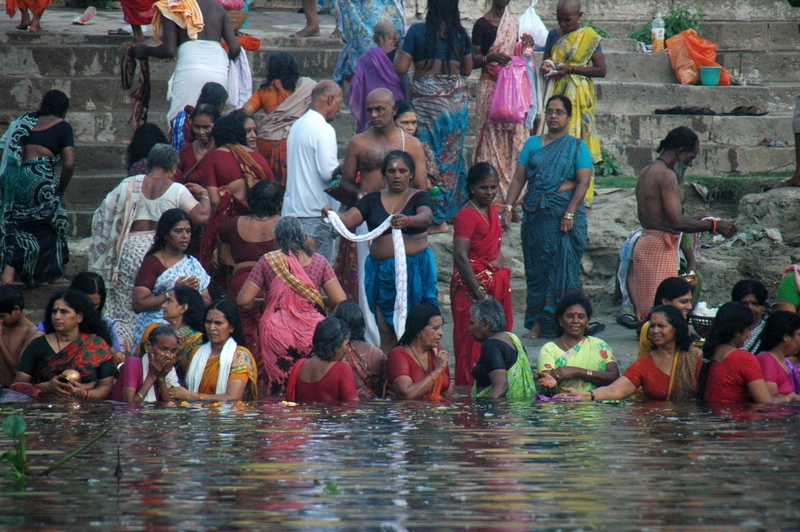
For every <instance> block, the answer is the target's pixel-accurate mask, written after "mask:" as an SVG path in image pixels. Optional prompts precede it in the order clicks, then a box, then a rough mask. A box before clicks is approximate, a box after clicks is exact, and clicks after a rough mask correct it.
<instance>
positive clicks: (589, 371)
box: [586, 369, 594, 377]
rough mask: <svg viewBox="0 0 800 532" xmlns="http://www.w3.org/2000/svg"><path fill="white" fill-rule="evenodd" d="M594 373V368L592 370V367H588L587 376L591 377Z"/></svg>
mask: <svg viewBox="0 0 800 532" xmlns="http://www.w3.org/2000/svg"><path fill="white" fill-rule="evenodd" d="M592 375H594V371H592V370H590V369H587V370H586V376H587V377H591V376H592Z"/></svg>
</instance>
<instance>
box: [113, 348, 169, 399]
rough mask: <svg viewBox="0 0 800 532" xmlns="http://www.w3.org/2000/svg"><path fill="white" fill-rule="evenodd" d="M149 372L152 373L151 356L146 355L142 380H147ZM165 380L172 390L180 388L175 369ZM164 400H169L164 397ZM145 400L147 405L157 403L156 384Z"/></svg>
mask: <svg viewBox="0 0 800 532" xmlns="http://www.w3.org/2000/svg"><path fill="white" fill-rule="evenodd" d="M126 364H127V362H126ZM148 371H150V355H149V354H147V353H145V354H144V356H143V357H142V378H143V379H146V378H147V372H148ZM164 380H166V381H167V386H168V387H170V388H174V387H176V386H178V385H179V384H180V383H179V382H178V374H177V373H175V368H172V369H171V370H169V373H167V376H166V377H164ZM164 399H165V400H166V399H168V398H167V397H164ZM143 400H144V402H145V403H155V402H156V385H155V384H154V385H153V386H151V387H150V389H149V390H147V393H146V394H144V399H143Z"/></svg>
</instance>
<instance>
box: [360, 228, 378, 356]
mask: <svg viewBox="0 0 800 532" xmlns="http://www.w3.org/2000/svg"><path fill="white" fill-rule="evenodd" d="M368 232H369V229H367V222H364V223H362V224H361V225H359V226H358V227H357V228H356V234H357V235H366V234H367V233H368ZM357 245H358V306H359V307H361V312H362V313H363V314H364V323H365V325H366V327H365V329H364V338H365V339H366V340H367V343H369V344H371V345H377V346H380V345H381V334H380V332H379V331H378V322H377V321H375V315H374V314H373V313H372V311H371V310H370V309H369V303H368V302H367V292H366V291H365V290H364V273H363V272H364V261H366V260H367V256H368V255H369V242H358V243H357Z"/></svg>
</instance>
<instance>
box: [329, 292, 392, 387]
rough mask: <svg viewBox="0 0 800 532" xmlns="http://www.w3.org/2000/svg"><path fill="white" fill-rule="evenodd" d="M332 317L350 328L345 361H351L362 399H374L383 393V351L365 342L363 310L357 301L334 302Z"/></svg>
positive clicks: (384, 379)
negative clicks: (334, 307) (335, 303)
mask: <svg viewBox="0 0 800 532" xmlns="http://www.w3.org/2000/svg"><path fill="white" fill-rule="evenodd" d="M333 317H334V318H337V319H340V320H342V321H343V322H344V323H345V325H347V327H348V328H349V329H350V345H349V346H348V349H347V353H346V354H345V356H344V361H345V362H347V364H349V365H350V369H351V370H352V371H353V378H354V379H355V381H356V388H357V389H358V396H359V397H360V398H361V399H375V398H376V397H383V396H384V395H385V391H386V390H385V389H384V388H385V384H386V355H385V354H384V353H383V351H381V350H380V349H378V348H377V347H375V346H374V345H370V344H369V343H367V341H366V338H365V337H364V333H365V329H366V322H365V320H364V313H363V312H362V311H361V307H359V306H358V305H357V304H356V303H354V302H352V301H349V300H348V301H342V302H341V303H339V304H338V305H336V309H334V311H333Z"/></svg>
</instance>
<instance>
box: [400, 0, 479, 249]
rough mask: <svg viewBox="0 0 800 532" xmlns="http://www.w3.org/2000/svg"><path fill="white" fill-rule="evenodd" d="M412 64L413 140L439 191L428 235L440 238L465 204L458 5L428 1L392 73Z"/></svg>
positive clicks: (463, 69)
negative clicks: (426, 157) (429, 160)
mask: <svg viewBox="0 0 800 532" xmlns="http://www.w3.org/2000/svg"><path fill="white" fill-rule="evenodd" d="M412 62H413V63H414V80H413V82H412V84H411V102H412V103H413V104H414V109H415V110H416V112H417V120H418V124H419V126H418V131H417V137H418V138H419V140H421V141H422V142H423V143H425V144H427V145H428V146H430V147H431V149H432V150H433V154H434V155H435V157H436V162H437V164H438V166H439V188H440V189H441V190H442V194H441V195H440V196H439V197H437V198H436V199H435V201H434V204H433V225H432V226H431V228H430V229H429V231H428V233H429V234H434V233H446V232H447V230H448V228H447V223H448V222H452V221H453V218H455V216H456V214H457V213H458V211H459V209H461V207H462V206H463V205H464V204H465V203H466V202H467V199H468V198H467V163H466V161H465V160H464V135H465V133H466V131H467V117H468V108H467V107H468V105H469V98H468V96H467V82H466V78H467V76H469V75H470V73H471V72H472V44H471V40H470V38H469V34H468V33H467V31H466V30H465V29H464V27H463V26H461V22H460V19H459V11H458V0H429V1H428V14H427V15H426V17H425V22H424V23H419V24H414V25H413V26H411V27H410V28H409V29H408V32H407V33H406V37H405V39H404V40H403V46H402V47H401V48H400V49H399V50H397V54H396V55H395V57H394V70H395V72H397V73H398V74H400V75H401V76H402V75H404V74H405V73H406V72H408V69H409V68H410V67H411V63H412Z"/></svg>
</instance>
